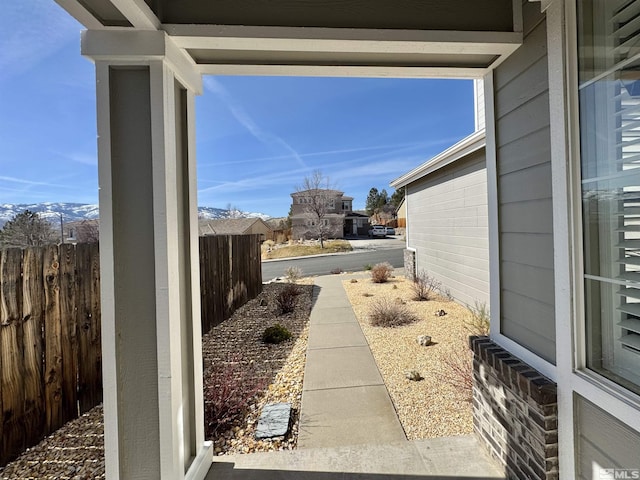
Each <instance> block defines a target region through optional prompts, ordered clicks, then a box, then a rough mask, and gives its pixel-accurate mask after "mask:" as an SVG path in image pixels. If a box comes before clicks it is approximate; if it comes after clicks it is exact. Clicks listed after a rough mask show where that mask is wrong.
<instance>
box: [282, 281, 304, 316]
mask: <svg viewBox="0 0 640 480" xmlns="http://www.w3.org/2000/svg"><path fill="white" fill-rule="evenodd" d="M300 293H301V290H300V288H299V287H298V285H296V284H295V283H289V284H287V285H285V287H284V288H283V289H282V290H281V291H280V293H278V296H277V297H276V303H277V304H278V308H279V309H280V314H281V315H284V314H285V313H291V312H293V311H294V310H295V308H296V305H297V304H298V295H300Z"/></svg>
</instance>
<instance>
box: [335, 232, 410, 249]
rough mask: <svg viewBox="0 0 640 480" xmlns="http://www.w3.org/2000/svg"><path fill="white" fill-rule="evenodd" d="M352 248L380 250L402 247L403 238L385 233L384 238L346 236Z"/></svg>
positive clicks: (403, 245)
mask: <svg viewBox="0 0 640 480" xmlns="http://www.w3.org/2000/svg"><path fill="white" fill-rule="evenodd" d="M346 240H348V241H349V243H350V244H351V246H352V247H353V249H354V250H382V249H387V248H404V247H405V240H404V236H402V235H387V236H386V237H384V238H368V237H358V238H347V239H346Z"/></svg>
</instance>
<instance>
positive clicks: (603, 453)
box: [576, 397, 640, 480]
mask: <svg viewBox="0 0 640 480" xmlns="http://www.w3.org/2000/svg"><path fill="white" fill-rule="evenodd" d="M576 418H577V422H576V450H577V455H576V458H577V472H576V474H577V477H578V478H579V479H583V480H591V479H592V478H609V477H605V476H603V475H602V474H603V473H604V472H601V471H600V468H599V467H601V468H621V469H626V468H633V469H637V468H640V433H638V432H636V431H635V430H632V429H631V428H629V427H628V426H627V425H625V424H623V423H622V422H620V421H619V420H617V419H616V418H614V417H612V416H611V415H609V414H608V413H606V412H605V411H603V410H601V409H599V408H598V407H596V406H595V405H593V404H592V403H590V402H588V401H587V400H584V399H583V398H582V397H577V399H576ZM611 478H613V477H611ZM625 478H632V477H625Z"/></svg>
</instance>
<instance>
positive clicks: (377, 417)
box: [207, 275, 505, 480]
mask: <svg viewBox="0 0 640 480" xmlns="http://www.w3.org/2000/svg"><path fill="white" fill-rule="evenodd" d="M342 280H343V277H342V276H340V275H329V276H322V277H317V278H316V281H315V284H316V288H315V292H314V300H315V301H314V304H313V309H312V312H311V317H310V320H309V323H310V328H309V343H308V347H307V363H306V367H305V375H304V382H303V393H302V405H301V411H300V427H299V429H300V434H299V437H298V449H297V450H294V451H284V452H270V453H254V454H246V455H235V456H231V455H229V456H222V457H215V458H214V463H213V465H212V467H211V469H210V470H209V474H208V476H207V480H214V479H215V480H218V479H220V480H231V479H233V480H252V479H261V480H272V479H274V480H275V479H284V480H288V479H291V480H293V479H299V478H304V479H311V480H325V479H326V480H349V479H353V480H368V479H371V480H375V479H383V478H385V479H387V478H388V479H391V480H402V479H410V478H411V479H425V480H426V479H444V478H464V479H487V478H505V477H504V474H503V472H502V471H501V470H500V469H499V468H498V466H497V465H496V464H494V462H493V460H492V459H490V458H489V456H488V454H487V453H486V452H485V451H484V449H483V447H482V445H480V444H479V442H478V440H477V439H476V437H475V436H459V437H448V438H435V439H428V440H414V441H408V440H407V439H406V436H405V434H404V430H403V429H402V425H401V424H400V421H399V420H398V417H397V415H396V413H395V410H394V407H393V403H392V401H391V398H390V397H389V394H388V392H387V389H386V387H385V385H384V381H383V379H382V377H381V375H380V373H379V371H378V367H377V365H376V363H375V360H374V358H373V355H372V354H371V350H370V349H369V346H368V344H367V341H366V338H365V337H364V334H363V333H362V330H361V328H360V324H359V323H358V321H357V319H356V318H355V315H354V313H353V310H352V308H351V304H350V303H349V300H348V298H347V295H346V293H345V291H344V289H343V287H342ZM434 421H437V419H434Z"/></svg>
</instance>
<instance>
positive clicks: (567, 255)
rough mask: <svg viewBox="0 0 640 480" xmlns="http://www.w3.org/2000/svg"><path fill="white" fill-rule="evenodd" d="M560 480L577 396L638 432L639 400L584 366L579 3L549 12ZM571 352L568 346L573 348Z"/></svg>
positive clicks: (570, 453)
mask: <svg viewBox="0 0 640 480" xmlns="http://www.w3.org/2000/svg"><path fill="white" fill-rule="evenodd" d="M547 38H548V61H549V103H550V117H551V125H550V127H551V128H550V130H551V158H552V178H553V185H552V189H553V216H554V218H553V229H554V262H555V291H556V312H555V313H556V338H558V339H570V340H569V341H565V342H557V343H556V345H557V350H556V363H557V365H558V380H557V381H558V417H559V419H560V421H559V422H558V427H559V430H558V437H559V438H558V441H559V444H560V445H562V446H563V447H564V448H561V449H560V452H559V454H560V458H559V460H560V464H561V465H562V468H561V469H560V473H561V478H562V479H572V478H575V458H574V452H575V448H574V446H575V439H574V435H575V432H574V422H573V421H572V420H574V408H573V407H574V393H576V394H578V395H580V396H582V397H583V398H585V399H587V400H589V401H590V402H592V403H593V404H595V405H596V406H598V407H599V408H601V409H602V410H604V411H606V412H607V413H608V414H610V415H612V416H613V417H615V418H617V419H618V420H619V421H621V422H623V423H625V424H627V425H628V426H629V427H631V428H633V429H634V430H636V431H640V414H639V413H640V396H638V395H636V394H634V393H632V392H630V391H628V390H626V389H624V388H623V387H621V386H619V385H617V384H615V383H614V382H612V381H610V380H608V379H606V378H604V377H603V376H601V375H599V374H597V373H596V372H594V371H592V370H589V369H587V368H586V343H585V341H584V340H585V328H586V327H585V321H584V319H585V315H584V286H583V285H584V284H583V262H582V260H583V258H582V247H581V245H582V210H581V208H582V207H581V192H580V184H581V182H580V168H579V162H580V158H579V145H580V123H579V105H578V60H577V14H576V3H575V0H565V1H556V2H552V3H551V4H550V5H549V7H548V10H547ZM569 346H570V347H571V348H568V347H569Z"/></svg>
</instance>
